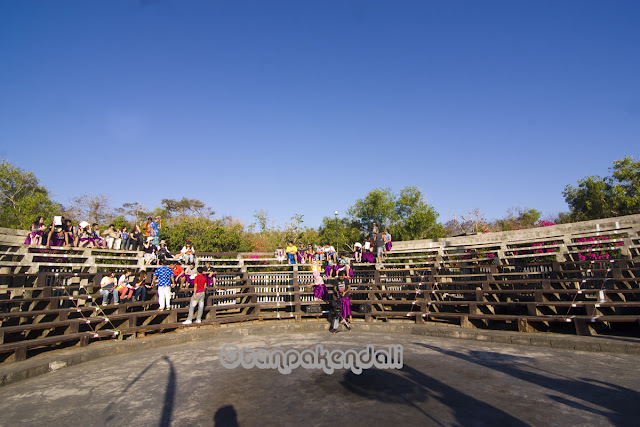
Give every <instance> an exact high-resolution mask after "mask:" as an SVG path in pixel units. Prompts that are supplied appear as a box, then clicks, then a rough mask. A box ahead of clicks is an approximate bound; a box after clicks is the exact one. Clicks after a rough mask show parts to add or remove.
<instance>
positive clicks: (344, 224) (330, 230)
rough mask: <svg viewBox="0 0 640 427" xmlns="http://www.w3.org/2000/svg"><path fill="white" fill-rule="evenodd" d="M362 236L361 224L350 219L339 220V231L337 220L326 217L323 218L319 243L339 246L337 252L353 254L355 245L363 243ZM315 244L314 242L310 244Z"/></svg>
mask: <svg viewBox="0 0 640 427" xmlns="http://www.w3.org/2000/svg"><path fill="white" fill-rule="evenodd" d="M361 239H362V235H361V233H360V225H359V223H357V222H355V221H353V220H352V219H350V218H338V221H337V230H336V219H335V218H332V217H328V216H325V217H324V218H322V225H321V226H320V230H319V234H318V241H319V242H318V243H322V244H325V243H328V244H330V245H336V244H337V245H338V246H339V248H336V250H339V251H341V252H342V251H345V250H347V249H348V251H349V252H353V250H354V247H353V245H354V243H355V242H358V241H362V240H361ZM309 243H313V242H309Z"/></svg>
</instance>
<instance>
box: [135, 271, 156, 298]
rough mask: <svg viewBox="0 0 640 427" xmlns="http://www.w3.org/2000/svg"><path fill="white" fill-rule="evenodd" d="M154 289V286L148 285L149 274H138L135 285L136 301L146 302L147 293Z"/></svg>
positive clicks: (144, 272)
mask: <svg viewBox="0 0 640 427" xmlns="http://www.w3.org/2000/svg"><path fill="white" fill-rule="evenodd" d="M152 288H153V286H152V285H151V284H147V272H146V271H141V272H140V273H138V277H137V278H136V281H135V284H134V285H133V299H134V301H145V300H146V299H147V291H148V290H149V289H152Z"/></svg>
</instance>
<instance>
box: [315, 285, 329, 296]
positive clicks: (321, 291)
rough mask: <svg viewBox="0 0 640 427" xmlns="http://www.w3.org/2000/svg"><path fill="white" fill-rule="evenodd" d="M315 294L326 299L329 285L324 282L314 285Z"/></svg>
mask: <svg viewBox="0 0 640 427" xmlns="http://www.w3.org/2000/svg"><path fill="white" fill-rule="evenodd" d="M313 296H314V297H316V298H318V299H324V298H325V297H326V296H327V286H326V285H325V284H324V283H321V284H320V285H315V286H314V287H313Z"/></svg>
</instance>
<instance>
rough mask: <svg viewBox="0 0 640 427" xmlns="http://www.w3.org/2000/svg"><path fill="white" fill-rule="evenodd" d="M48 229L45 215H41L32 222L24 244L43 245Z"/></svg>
mask: <svg viewBox="0 0 640 427" xmlns="http://www.w3.org/2000/svg"><path fill="white" fill-rule="evenodd" d="M46 229H47V226H46V225H45V224H44V217H43V216H39V217H38V218H36V220H35V221H33V223H32V224H31V227H30V228H29V234H27V239H26V240H25V241H24V244H25V245H34V246H38V245H41V244H42V240H43V238H44V232H45V230H46Z"/></svg>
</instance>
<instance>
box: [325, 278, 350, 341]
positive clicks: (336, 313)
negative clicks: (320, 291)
mask: <svg viewBox="0 0 640 427" xmlns="http://www.w3.org/2000/svg"><path fill="white" fill-rule="evenodd" d="M348 289H349V285H348V281H347V279H346V278H345V274H344V271H340V272H339V273H338V278H337V279H336V280H335V282H334V285H333V291H332V293H331V296H330V298H331V299H330V304H331V319H330V322H331V326H330V327H329V331H330V332H332V333H334V334H335V333H337V332H338V325H339V324H340V323H343V324H344V326H346V328H347V329H348V330H349V331H351V324H350V323H351V322H353V319H352V317H351V300H350V299H349V297H350V294H349V291H348ZM347 316H348V317H349V320H350V321H351V322H347Z"/></svg>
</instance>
